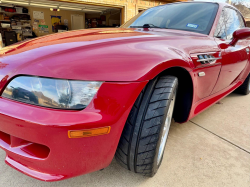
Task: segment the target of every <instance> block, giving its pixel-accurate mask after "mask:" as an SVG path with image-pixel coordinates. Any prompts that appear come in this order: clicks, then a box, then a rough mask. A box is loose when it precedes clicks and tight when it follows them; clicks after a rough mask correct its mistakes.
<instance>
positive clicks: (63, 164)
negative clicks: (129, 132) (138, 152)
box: [0, 81, 147, 181]
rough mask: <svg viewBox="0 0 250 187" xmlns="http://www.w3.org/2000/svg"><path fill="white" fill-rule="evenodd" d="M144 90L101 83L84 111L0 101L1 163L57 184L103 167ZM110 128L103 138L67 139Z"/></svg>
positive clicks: (141, 84)
mask: <svg viewBox="0 0 250 187" xmlns="http://www.w3.org/2000/svg"><path fill="white" fill-rule="evenodd" d="M146 84H147V81H146V82H136V83H104V84H103V85H102V86H101V88H100V89H99V91H98V93H97V94H96V96H95V97H94V99H93V100H92V102H91V103H90V104H89V106H88V107H87V108H86V109H84V110H82V111H63V110H55V109H48V108H43V107H38V106H32V105H28V104H24V103H19V102H15V101H11V100H7V99H4V98H1V97H0V147H1V148H2V149H4V150H5V151H6V160H5V162H6V163H7V164H9V165H10V166H12V167H13V168H15V169H17V170H19V171H21V172H23V173H25V174H27V175H29V176H31V177H34V178H36V179H39V180H43V181H57V180H62V179H66V178H70V177H74V176H77V175H82V174H86V173H89V172H93V171H97V170H100V169H103V168H105V167H107V166H108V165H109V164H110V163H111V161H112V159H113V156H114V154H115V151H116V147H117V145H118V142H119V139H120V135H121V132H122V130H123V127H124V124H125V122H126V119H127V116H128V114H129V112H130V109H131V107H132V106H133V104H134V102H135V100H136V98H137V96H138V95H139V93H140V92H141V90H142V89H143V88H144V86H145V85H146ZM104 126H111V131H110V133H109V134H107V135H101V136H96V137H87V138H77V139H70V138H68V131H69V130H82V129H91V128H98V127H104Z"/></svg>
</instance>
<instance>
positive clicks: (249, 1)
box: [194, 0, 250, 8]
mask: <svg viewBox="0 0 250 187" xmlns="http://www.w3.org/2000/svg"><path fill="white" fill-rule="evenodd" d="M194 1H212V2H226V0H194ZM232 2H237V0H232ZM241 2H242V4H243V5H245V6H246V7H248V8H250V0H241Z"/></svg>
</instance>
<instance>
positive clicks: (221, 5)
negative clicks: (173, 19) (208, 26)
mask: <svg viewBox="0 0 250 187" xmlns="http://www.w3.org/2000/svg"><path fill="white" fill-rule="evenodd" d="M180 3H213V4H218V5H219V6H220V7H224V6H229V7H232V8H234V9H237V8H235V7H234V6H232V5H230V4H228V3H223V2H213V1H186V2H175V3H167V4H165V5H162V6H166V5H169V4H180Z"/></svg>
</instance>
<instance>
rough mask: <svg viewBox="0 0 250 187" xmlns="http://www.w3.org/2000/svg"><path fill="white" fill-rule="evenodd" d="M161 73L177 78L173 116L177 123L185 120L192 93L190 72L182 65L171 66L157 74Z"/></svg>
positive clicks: (188, 111) (190, 105) (192, 86)
mask: <svg viewBox="0 0 250 187" xmlns="http://www.w3.org/2000/svg"><path fill="white" fill-rule="evenodd" d="M162 75H172V76H175V77H177V78H178V84H179V86H178V91H177V98H176V103H175V109H174V114H173V118H174V119H175V121H176V122H179V123H183V122H186V121H187V120H188V117H189V114H190V111H191V107H192V103H193V95H194V85H193V79H192V77H191V75H190V73H189V72H188V71H187V70H186V69H185V68H182V67H171V68H168V69H166V70H164V71H162V72H161V73H160V74H158V75H157V76H162Z"/></svg>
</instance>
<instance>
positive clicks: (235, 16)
mask: <svg viewBox="0 0 250 187" xmlns="http://www.w3.org/2000/svg"><path fill="white" fill-rule="evenodd" d="M224 22H225V25H226V34H227V36H226V39H228V40H231V39H232V36H233V32H234V31H236V30H237V29H239V28H243V27H245V25H244V22H243V20H242V17H241V15H240V14H239V13H238V12H237V11H236V10H234V9H231V8H225V10H224Z"/></svg>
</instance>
